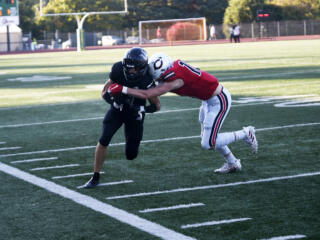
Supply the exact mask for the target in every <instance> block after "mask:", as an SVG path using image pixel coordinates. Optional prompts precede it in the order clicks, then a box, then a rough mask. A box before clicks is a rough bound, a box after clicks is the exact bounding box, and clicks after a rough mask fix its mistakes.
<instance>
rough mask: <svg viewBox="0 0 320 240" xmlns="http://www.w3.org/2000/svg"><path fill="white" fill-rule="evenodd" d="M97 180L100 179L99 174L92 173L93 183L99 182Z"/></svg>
mask: <svg viewBox="0 0 320 240" xmlns="http://www.w3.org/2000/svg"><path fill="white" fill-rule="evenodd" d="M99 178H100V173H98V172H94V173H93V177H92V179H93V180H94V181H99Z"/></svg>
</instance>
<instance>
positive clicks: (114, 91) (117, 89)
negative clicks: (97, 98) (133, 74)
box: [108, 83, 127, 96]
mask: <svg viewBox="0 0 320 240" xmlns="http://www.w3.org/2000/svg"><path fill="white" fill-rule="evenodd" d="M126 89H127V88H126V87H124V86H122V85H120V84H118V83H113V84H111V85H110V87H109V88H108V93H110V94H111V95H113V96H114V95H118V94H120V93H124V94H126V91H125V90H126Z"/></svg>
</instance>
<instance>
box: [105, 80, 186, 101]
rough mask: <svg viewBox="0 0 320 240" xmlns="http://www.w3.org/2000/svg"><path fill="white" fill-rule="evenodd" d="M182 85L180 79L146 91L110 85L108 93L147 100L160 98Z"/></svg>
mask: <svg viewBox="0 0 320 240" xmlns="http://www.w3.org/2000/svg"><path fill="white" fill-rule="evenodd" d="M183 84H184V82H183V80H182V79H176V80H174V81H172V82H164V83H163V84H161V85H158V86H157V87H155V88H150V89H147V90H143V89H135V88H127V87H124V86H122V85H119V84H112V85H111V86H110V87H109V92H111V94H112V95H117V94H119V93H123V94H128V95H131V96H134V97H138V98H143V99H149V98H152V97H157V96H161V95H163V94H165V93H167V92H170V91H172V90H175V89H178V88H180V87H182V86H183Z"/></svg>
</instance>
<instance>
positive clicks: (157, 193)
mask: <svg viewBox="0 0 320 240" xmlns="http://www.w3.org/2000/svg"><path fill="white" fill-rule="evenodd" d="M318 175H320V172H311V173H302V174H297V175H291V176H280V177H271V178H263V179H257V180H249V181H244V182H234V183H225V184H217V185H206V186H197V187H187V188H176V189H171V190H163V191H155V192H144V193H134V194H126V195H118V196H111V197H107V198H106V199H108V200H113V199H123V198H134V197H145V196H153V195H160V194H169V193H177V192H190V191H198V190H207V189H216V188H226V187H235V186H241V185H248V184H255V183H265V182H274V181H280V180H287V179H294V178H301V177H312V176H318Z"/></svg>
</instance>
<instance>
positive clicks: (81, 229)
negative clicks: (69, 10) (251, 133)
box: [0, 40, 320, 240]
mask: <svg viewBox="0 0 320 240" xmlns="http://www.w3.org/2000/svg"><path fill="white" fill-rule="evenodd" d="M146 50H147V51H148V53H149V55H152V54H153V53H156V52H159V51H163V52H166V53H167V54H168V55H170V56H172V58H174V59H177V58H179V59H182V60H185V61H186V62H188V63H190V64H191V65H193V66H195V67H199V68H201V69H203V70H206V71H208V72H210V73H212V74H214V75H215V76H217V77H218V78H219V79H220V82H221V83H222V84H223V85H224V86H226V87H227V88H228V89H229V90H230V92H231V94H232V97H233V105H232V108H231V111H230V113H229V116H228V117H227V119H226V121H225V123H224V125H223V128H222V132H224V131H233V130H239V129H241V128H242V127H243V126H247V125H253V126H255V127H256V129H257V133H256V134H257V138H258V141H259V152H258V154H257V155H253V154H251V153H250V149H249V147H248V146H247V145H246V144H245V143H244V142H237V143H233V144H231V145H230V148H231V150H232V151H233V153H234V154H235V156H236V157H238V158H240V159H241V161H242V166H243V171H242V172H239V173H234V174H229V175H217V174H215V173H214V170H215V169H216V168H218V167H220V166H221V165H222V164H223V159H222V157H221V156H220V155H219V154H218V153H216V152H213V151H206V150H203V149H202V148H201V145H200V137H199V135H200V125H199V123H198V108H199V105H200V103H201V102H200V101H199V100H195V99H191V98H185V97H178V96H175V95H172V94H171V95H165V96H162V97H161V103H162V109H161V111H160V112H158V113H155V114H150V115H148V116H147V117H146V120H145V132H144V138H143V142H142V144H141V148H140V153H139V156H138V158H137V159H135V160H134V161H127V160H125V156H124V145H123V142H124V138H123V131H122V130H120V131H119V132H118V133H117V134H116V135H115V137H114V139H113V141H112V144H111V146H110V147H109V150H108V159H107V161H106V162H105V165H104V168H103V171H104V174H102V175H101V183H103V184H105V185H104V186H101V187H98V188H96V189H91V190H87V189H81V188H78V186H81V185H83V184H84V183H85V182H86V181H87V180H88V179H89V178H90V174H91V172H92V169H93V157H94V150H95V145H96V143H97V140H98V138H99V135H100V130H101V122H102V118H103V116H104V113H105V112H106V111H107V109H108V108H109V106H108V105H107V104H106V103H105V102H104V101H103V100H101V99H100V90H101V87H102V85H103V83H104V82H105V80H106V78H107V77H108V74H107V73H108V72H109V70H110V68H111V66H112V64H113V63H114V62H116V61H120V60H121V59H122V57H123V55H124V53H125V52H126V51H127V49H117V50H99V51H85V52H82V53H77V52H63V53H62V52H61V53H41V54H21V55H2V56H0V181H1V187H0V208H1V211H0V226H1V227H0V229H1V230H0V239H10V240H18V239H19V240H35V239H37V240H38V239H43V240H58V239H59V240H63V239H66V240H67V239H68V240H70V239H72V240H87V239H88V240H100V239H108V240H109V239H110V240H118V239H119V240H122V239H128V240H129V239H130V240H132V239H134V240H151V239H168V240H178V239H183V240H184V239H198V240H234V239H241V240H256V239H258V240H261V239H277V240H283V239H302V238H303V239H313V240H318V239H320V201H319V199H320V148H319V144H320V137H319V135H320V40H309V41H281V42H259V43H241V44H217V45H214V44H212V45H194V46H174V47H162V48H157V47H153V48H147V49H146ZM87 174H89V175H87Z"/></svg>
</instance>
